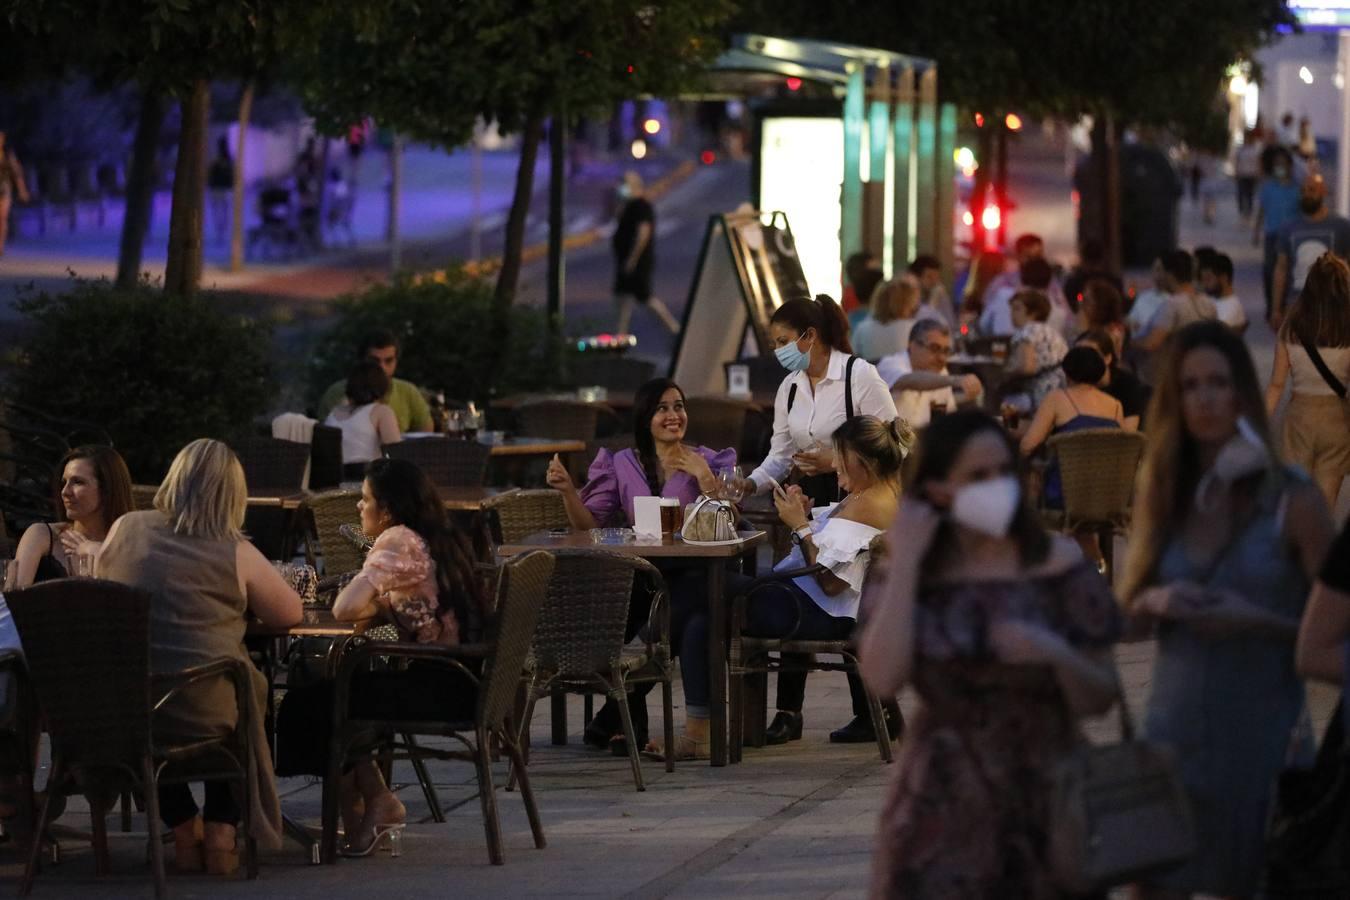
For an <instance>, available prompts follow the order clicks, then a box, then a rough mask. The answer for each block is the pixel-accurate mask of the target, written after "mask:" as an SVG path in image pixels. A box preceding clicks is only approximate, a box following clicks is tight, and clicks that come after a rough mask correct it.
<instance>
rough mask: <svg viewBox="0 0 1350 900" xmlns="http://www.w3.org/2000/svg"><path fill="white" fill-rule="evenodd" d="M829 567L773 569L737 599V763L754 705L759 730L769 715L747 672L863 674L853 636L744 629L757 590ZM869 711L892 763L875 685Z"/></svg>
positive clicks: (731, 668)
mask: <svg viewBox="0 0 1350 900" xmlns="http://www.w3.org/2000/svg"><path fill="white" fill-rule="evenodd" d="M884 546H885V545H884V544H883V543H882V536H881V535H878V536H877V537H876V538H875V539H873V541H872V548H871V552H872V554H874V555H877V554H880V553H882V552H884ZM824 571H826V569H825V568H824V567H823V566H820V565H814V566H808V567H805V568H800V569H791V570H788V571H783V572H773V573H771V574H769V575H766V576H764V577H762V578H758V579H756V580H755V581H754V582H753V583H752V584H751V585H750V586H749V587H747V588H746V590H745V592H744V593H743V594H741V595H740V596H738V597H736V598H734V599H733V600H732V603H731V623H730V627H729V628H728V631H727V633H728V634H729V635H730V636H731V647H730V651H729V652H728V654H727V672H728V675H729V676H730V677H729V679H728V692H727V693H728V705H729V708H730V714H731V761H732V762H739V761H740V758H741V748H742V747H743V746H744V744H745V726H746V721H747V719H748V718H749V717H750V715H751V714H752V711H751V706H752V705H753V707H754V709H753V715H754V716H756V717H757V718H756V721H755V722H754V723H753V726H752V727H754V730H755V733H756V734H758V733H760V732H761V730H762V724H763V719H764V714H765V710H764V708H763V704H762V703H759V702H756V703H754V704H750V703H747V697H746V694H747V691H746V686H745V680H746V677H747V676H758V680H759V681H760V682H762V681H763V676H765V675H767V674H768V673H770V672H801V671H806V672H848V673H851V674H853V675H857V674H858V647H857V644H856V643H855V642H854V641H853V640H851V639H850V640H846V641H816V640H798V639H796V638H794V637H793V636H792V635H789V636H787V637H785V638H760V637H752V636H750V635H747V634H744V633H743V631H744V628H745V604H746V601H747V599H748V598H749V597H750V596H751V595H752V594H754V593H756V592H757V591H761V590H766V589H773V588H775V587H779V586H781V585H782V584H784V583H785V582H788V581H791V580H792V579H794V578H800V577H802V576H803V575H816V574H819V573H821V572H824ZM775 653H776V654H778V658H777V659H775V658H772V657H771V656H770V654H775ZM787 654H791V655H793V656H794V657H796V658H795V659H793V660H788V659H786V658H785V655H787ZM816 654H824V655H828V656H837V657H839V658H840V661H839V662H823V661H821V660H819V659H817V658H816V656H815V655H816ZM757 699H758V698H757ZM867 710H868V713H869V714H870V717H871V719H872V729H873V733H874V734H875V735H876V736H877V749H878V750H879V751H880V752H881V758H882V760H883V761H885V762H890V761H891V760H892V759H893V758H894V756H893V754H892V752H891V741H890V735H889V733H888V732H887V730H886V729H887V726H886V717H885V712H884V710H883V708H882V704H881V700H880V699H879V698H878V697H877V696H876V695H875V694H873V693H872V692H871V691H870V690H868V691H867Z"/></svg>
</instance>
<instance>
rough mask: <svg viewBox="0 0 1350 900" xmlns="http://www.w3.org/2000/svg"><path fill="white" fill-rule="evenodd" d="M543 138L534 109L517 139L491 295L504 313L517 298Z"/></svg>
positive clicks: (540, 120)
mask: <svg viewBox="0 0 1350 900" xmlns="http://www.w3.org/2000/svg"><path fill="white" fill-rule="evenodd" d="M543 134H544V115H543V113H542V112H541V111H540V110H538V109H534V110H532V111H531V112H530V114H529V117H528V118H527V119H526V120H525V130H524V131H522V132H521V136H520V162H519V164H518V165H517V167H516V192H515V194H514V196H512V198H511V214H510V215H509V216H508V217H507V220H506V238H505V243H504V245H503V247H502V268H501V271H499V272H498V273H497V290H496V292H495V294H494V295H493V297H494V300H495V301H496V305H497V308H498V309H502V310H504V309H507V308H508V307H510V306H511V301H512V300H514V299H515V296H516V284H517V283H518V282H519V281H520V255H521V253H522V252H523V251H524V249H525V219H526V217H527V216H528V215H529V212H530V197H531V195H532V194H533V193H534V164H535V161H536V160H537V159H538V158H539V141H540V139H541V138H542V137H543Z"/></svg>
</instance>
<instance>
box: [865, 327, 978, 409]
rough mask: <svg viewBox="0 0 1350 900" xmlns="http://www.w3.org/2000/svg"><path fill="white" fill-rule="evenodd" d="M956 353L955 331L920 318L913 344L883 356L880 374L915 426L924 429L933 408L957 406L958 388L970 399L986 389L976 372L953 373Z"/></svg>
mask: <svg viewBox="0 0 1350 900" xmlns="http://www.w3.org/2000/svg"><path fill="white" fill-rule="evenodd" d="M951 354H952V332H951V329H950V328H948V327H947V326H946V325H945V324H944V323H942V322H938V321H936V320H935V319H920V320H919V321H917V322H915V323H914V327H913V328H912V329H911V330H910V332H909V347H908V349H906V350H902V351H901V352H899V353H892V354H891V355H890V356H883V357H882V358H881V359H880V361H878V362H877V373H878V374H879V375H880V376H881V378H882V380H883V381H885V382H886V383H887V384H888V385H890V387H891V396H893V397H894V398H895V409H896V412H897V413H899V415H900V418H902V419H904V420H905V421H907V422H909V424H910V427H912V428H922V427H923V426H925V425H927V424H928V422H929V420H930V419H931V418H932V416H933V407H934V406H939V407H941V408H943V409H944V410H947V411H951V410H954V409H955V408H956V395H955V391H954V390H953V389H955V390H959V391H960V392H961V393H962V394H963V395H964V396H965V397H966V398H974V397H978V396H979V395H980V393H981V392H982V391H983V390H984V386H983V385H982V384H980V379H979V378H977V377H976V376H974V375H951V374H949V373H948V372H947V357H949V356H951Z"/></svg>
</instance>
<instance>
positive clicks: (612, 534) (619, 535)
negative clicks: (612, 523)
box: [591, 528, 637, 544]
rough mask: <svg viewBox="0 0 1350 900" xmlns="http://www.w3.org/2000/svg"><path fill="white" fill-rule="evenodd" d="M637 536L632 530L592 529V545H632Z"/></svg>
mask: <svg viewBox="0 0 1350 900" xmlns="http://www.w3.org/2000/svg"><path fill="white" fill-rule="evenodd" d="M636 540H637V534H636V532H634V531H633V529H631V528H592V529H591V543H592V544H631V543H633V542H634V541H636Z"/></svg>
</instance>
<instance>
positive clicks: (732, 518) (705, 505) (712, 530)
mask: <svg viewBox="0 0 1350 900" xmlns="http://www.w3.org/2000/svg"><path fill="white" fill-rule="evenodd" d="M680 535H681V536H682V537H683V538H684V539H685V540H686V541H704V542H708V541H734V540H735V539H736V508H735V507H734V506H733V505H732V504H731V503H729V502H728V501H726V500H713V499H711V498H710V497H699V498H698V499H697V500H695V501H694V502H693V503H691V504H689V506H688V507H687V508H686V509H685V511H684V528H683V529H682V530H681V531H680Z"/></svg>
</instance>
